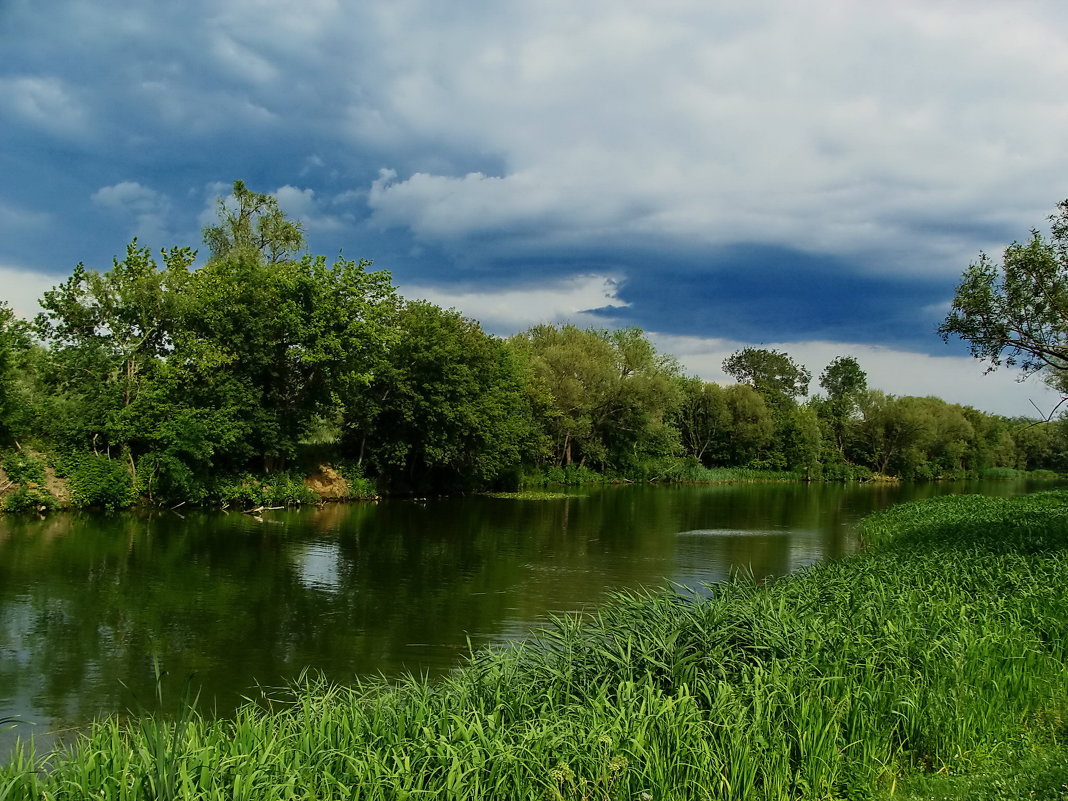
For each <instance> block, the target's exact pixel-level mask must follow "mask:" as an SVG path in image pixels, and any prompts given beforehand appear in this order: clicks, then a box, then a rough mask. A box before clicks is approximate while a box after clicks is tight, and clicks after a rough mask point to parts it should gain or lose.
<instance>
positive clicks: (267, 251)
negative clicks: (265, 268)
mask: <svg viewBox="0 0 1068 801" xmlns="http://www.w3.org/2000/svg"><path fill="white" fill-rule="evenodd" d="M216 205H217V212H218V217H219V223H218V224H217V225H209V226H208V227H206V228H205V229H204V243H205V244H206V245H207V246H208V248H209V249H210V250H211V261H219V260H221V259H230V258H237V259H238V260H242V259H246V258H251V259H252V260H254V261H262V262H266V263H267V264H281V263H282V262H285V261H290V260H291V259H293V257H294V256H295V255H296V254H297V252H298V251H300V250H301V249H302V248H303V247H304V245H305V240H304V226H303V225H301V224H300V223H299V222H295V221H293V220H289V219H287V218H286V216H285V214H284V213H283V212H282V210H281V209H280V208H279V207H278V198H275V197H272V196H271V195H261V194H259V193H258V192H252V191H250V190H249V189H248V188H247V187H246V186H245V182H244V181H234V187H233V193H232V194H231V195H230V197H226V198H220V199H219V200H218V202H217V204H216Z"/></svg>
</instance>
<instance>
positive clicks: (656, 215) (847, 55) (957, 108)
mask: <svg viewBox="0 0 1068 801" xmlns="http://www.w3.org/2000/svg"><path fill="white" fill-rule="evenodd" d="M507 8H508V10H507V11H504V10H499V9H498V10H497V11H495V12H492V13H489V14H487V15H486V18H485V19H484V20H476V19H474V18H473V17H472V16H471V15H455V17H453V18H446V19H444V20H442V19H441V18H440V16H435V15H434V14H432V13H430V12H429V11H428V9H427V7H426V6H425V5H424V4H423V3H416V2H409V3H404V4H402V8H401V9H400V10H391V11H390V12H388V13H387V12H386V11H384V10H383V9H381V8H379V9H378V10H377V14H376V15H375V17H374V21H375V23H376V24H377V30H379V31H380V32H381V34H382V37H383V39H384V40H386V41H390V42H392V43H394V44H395V47H392V48H390V51H389V52H388V53H385V52H384V53H380V54H379V55H380V57H381V59H382V60H381V61H380V62H378V63H376V64H375V67H376V68H377V69H378V74H377V87H378V88H376V89H374V88H368V86H367V85H366V84H361V90H362V93H361V94H360V95H359V96H357V97H355V98H354V99H353V100H352V101H350V119H351V121H352V125H351V128H350V130H351V132H352V135H353V136H355V137H356V138H357V139H358V140H359V141H361V142H362V143H364V144H368V143H370V144H373V145H375V146H379V145H381V144H382V143H383V142H386V141H400V142H417V141H420V140H422V141H424V142H436V143H438V144H439V146H440V145H442V144H443V145H445V146H446V147H447V146H450V143H453V144H455V145H456V146H457V147H463V148H465V149H467V150H469V151H475V152H482V153H486V154H497V155H498V156H499V158H500V161H501V162H502V163H503V164H504V165H505V170H504V172H503V174H501V175H484V174H479V173H469V174H465V175H462V174H460V175H458V174H456V173H444V172H442V173H435V172H433V171H428V170H425V169H423V170H413V171H411V172H408V173H402V174H399V175H393V176H388V175H387V177H386V178H385V179H380V180H379V181H377V182H376V183H375V185H374V186H373V187H372V191H371V195H370V204H371V207H372V209H373V210H374V213H375V217H376V219H377V220H378V221H379V222H380V223H382V224H383V225H403V226H407V227H410V228H411V229H412V230H413V231H415V232H417V233H418V234H420V235H422V236H424V237H432V238H446V239H455V238H462V237H463V236H465V235H468V234H471V233H479V232H481V231H484V230H487V229H492V228H494V227H495V226H504V227H506V228H507V227H516V228H519V227H524V228H526V227H532V228H537V227H539V226H544V229H543V236H544V238H545V240H546V241H547V242H551V241H552V240H553V238H554V237H557V236H560V235H564V236H566V235H568V233H569V232H570V231H572V230H575V229H581V230H583V231H584V232H585V235H586V236H587V238H600V239H601V241H605V240H610V239H612V238H613V237H617V236H620V235H624V236H627V237H631V236H635V235H644V236H646V237H648V238H651V239H652V240H654V241H656V240H658V239H662V240H664V241H666V242H674V243H682V244H684V245H685V246H688V247H689V246H695V245H696V246H700V245H702V244H708V245H719V244H726V243H733V242H749V241H761V242H765V243H769V242H770V243H775V244H781V245H786V246H791V247H801V248H803V249H807V250H811V251H815V252H825V253H836V254H842V255H848V256H851V257H857V256H858V255H861V254H863V255H864V256H865V261H866V267H869V268H882V269H891V268H892V269H897V270H912V271H917V272H929V271H931V270H942V271H952V272H959V270H960V269H961V266H962V264H966V263H967V261H968V260H969V259H970V258H972V257H974V255H975V252H976V251H977V249H978V248H980V247H984V248H989V247H996V246H998V245H1003V244H1005V243H1004V242H986V241H977V239H976V237H977V234H976V229H978V228H982V227H983V226H991V225H994V226H1006V225H1007V226H1011V227H1012V229H1013V230H1019V231H1020V233H1021V235H1026V232H1027V230H1028V228H1030V227H1031V226H1032V225H1035V224H1036V223H1038V222H1040V221H1041V220H1042V219H1043V218H1044V216H1045V215H1046V214H1047V213H1048V211H1049V209H1050V208H1051V207H1052V205H1053V203H1055V202H1056V200H1058V199H1059V194H1060V193H1061V192H1062V191H1063V186H1061V185H1058V184H1057V183H1056V181H1055V180H1054V179H1053V178H1051V176H1056V175H1060V174H1063V173H1065V172H1066V171H1068V151H1066V150H1065V149H1064V148H1063V141H1064V140H1065V138H1066V137H1068V108H1066V106H1065V104H1064V103H1063V99H1062V96H1061V95H1062V92H1061V87H1062V86H1064V84H1065V82H1066V81H1068V57H1066V55H1065V54H1066V53H1068V15H1066V14H1065V12H1064V11H1063V10H1057V11H1052V10H1051V6H1050V5H1049V4H1046V3H1039V2H1024V3H1020V4H1015V3H1014V4H1011V5H1006V4H1003V3H996V2H974V3H967V4H965V3H959V2H949V3H942V4H938V5H936V6H932V5H931V4H930V3H926V2H919V0H914V1H912V2H901V3H895V4H893V5H892V6H880V7H879V9H877V10H876V9H873V8H872V6H870V5H869V4H863V3H855V2H847V1H846V0H823V2H817V3H805V4H797V3H793V2H786V0H775V1H768V2H758V3H753V4H749V5H748V6H747V7H746V9H747V10H745V11H741V10H735V11H725V10H724V9H722V8H720V7H718V6H716V5H710V4H707V3H701V2H696V0H695V2H684V1H681V0H680V2H673V3H668V4H659V5H657V6H655V7H654V6H649V5H645V4H638V3H633V2H623V3H617V2H590V3H585V4H580V5H576V4H573V3H566V2H563V0H556V1H555V2H554V1H553V0H549V1H548V2H542V1H539V2H537V3H534V2H528V3H520V4H512V5H509V6H508V7H507ZM417 10H422V11H428V13H427V18H426V21H425V23H423V24H421V23H420V20H419V16H418V14H417V13H416V11H417ZM368 94H370V97H368ZM398 172H400V170H398ZM979 236H981V235H979Z"/></svg>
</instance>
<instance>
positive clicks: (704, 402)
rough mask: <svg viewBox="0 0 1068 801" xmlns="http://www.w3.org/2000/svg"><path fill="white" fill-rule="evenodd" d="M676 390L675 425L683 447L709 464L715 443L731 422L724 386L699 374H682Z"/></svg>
mask: <svg viewBox="0 0 1068 801" xmlns="http://www.w3.org/2000/svg"><path fill="white" fill-rule="evenodd" d="M679 394H680V401H679V404H678V407H677V408H676V410H675V425H676V426H677V427H678V429H679V435H680V437H681V439H682V446H683V449H684V451H685V453H687V454H688V455H690V456H693V457H694V458H695V459H698V460H699V461H700V462H701V463H702V464H704V465H705V466H706V467H710V466H711V459H712V458H713V456H714V446H715V445H716V443H717V442H718V441H719V440H720V438H721V437H722V435H723V432H724V431H725V430H726V429H727V428H728V427H729V426H730V423H731V411H730V408H729V406H728V405H727V393H726V390H725V389H724V388H723V387H721V386H720V385H719V384H713V383H712V382H706V381H702V380H701V379H700V378H684V379H680V381H679Z"/></svg>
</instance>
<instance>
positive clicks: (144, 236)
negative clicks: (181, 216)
mask: <svg viewBox="0 0 1068 801" xmlns="http://www.w3.org/2000/svg"><path fill="white" fill-rule="evenodd" d="M90 199H91V200H92V201H93V203H94V204H95V205H97V206H99V207H100V208H103V209H107V210H108V211H110V212H111V213H113V214H115V215H116V216H118V217H121V218H129V217H132V218H133V226H132V227H131V229H130V234H131V236H136V237H137V238H138V239H139V240H140V242H141V244H142V245H149V246H151V247H157V248H159V247H169V246H170V245H171V239H172V238H173V237H172V236H171V233H170V225H169V224H170V216H171V202H170V199H169V198H168V197H167V196H166V195H164V194H163V193H162V192H157V191H156V190H155V189H152V188H151V187H148V186H144V185H142V184H140V183H138V182H137V181H122V182H120V183H117V184H114V185H112V186H103V187H101V188H100V189H98V190H97V191H96V192H94V193H93V194H92V196H91V198H90Z"/></svg>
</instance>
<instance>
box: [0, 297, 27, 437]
mask: <svg viewBox="0 0 1068 801" xmlns="http://www.w3.org/2000/svg"><path fill="white" fill-rule="evenodd" d="M31 347H32V346H31V344H30V334H29V327H28V326H27V324H26V323H25V321H23V320H20V319H19V318H17V317H16V316H15V313H14V312H13V311H12V310H11V307H10V306H8V304H7V303H6V302H5V301H2V300H0V440H6V439H8V438H9V437H10V436H12V434H13V433H15V429H16V428H17V419H18V418H19V417H20V416H21V415H20V412H22V408H21V407H22V405H23V403H22V401H23V399H22V397H21V396H20V395H21V393H20V391H19V389H20V388H19V377H20V374H21V373H22V372H23V371H24V369H25V364H24V361H25V358H24V357H25V355H26V354H27V353H28V352H29V351H30V350H31Z"/></svg>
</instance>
